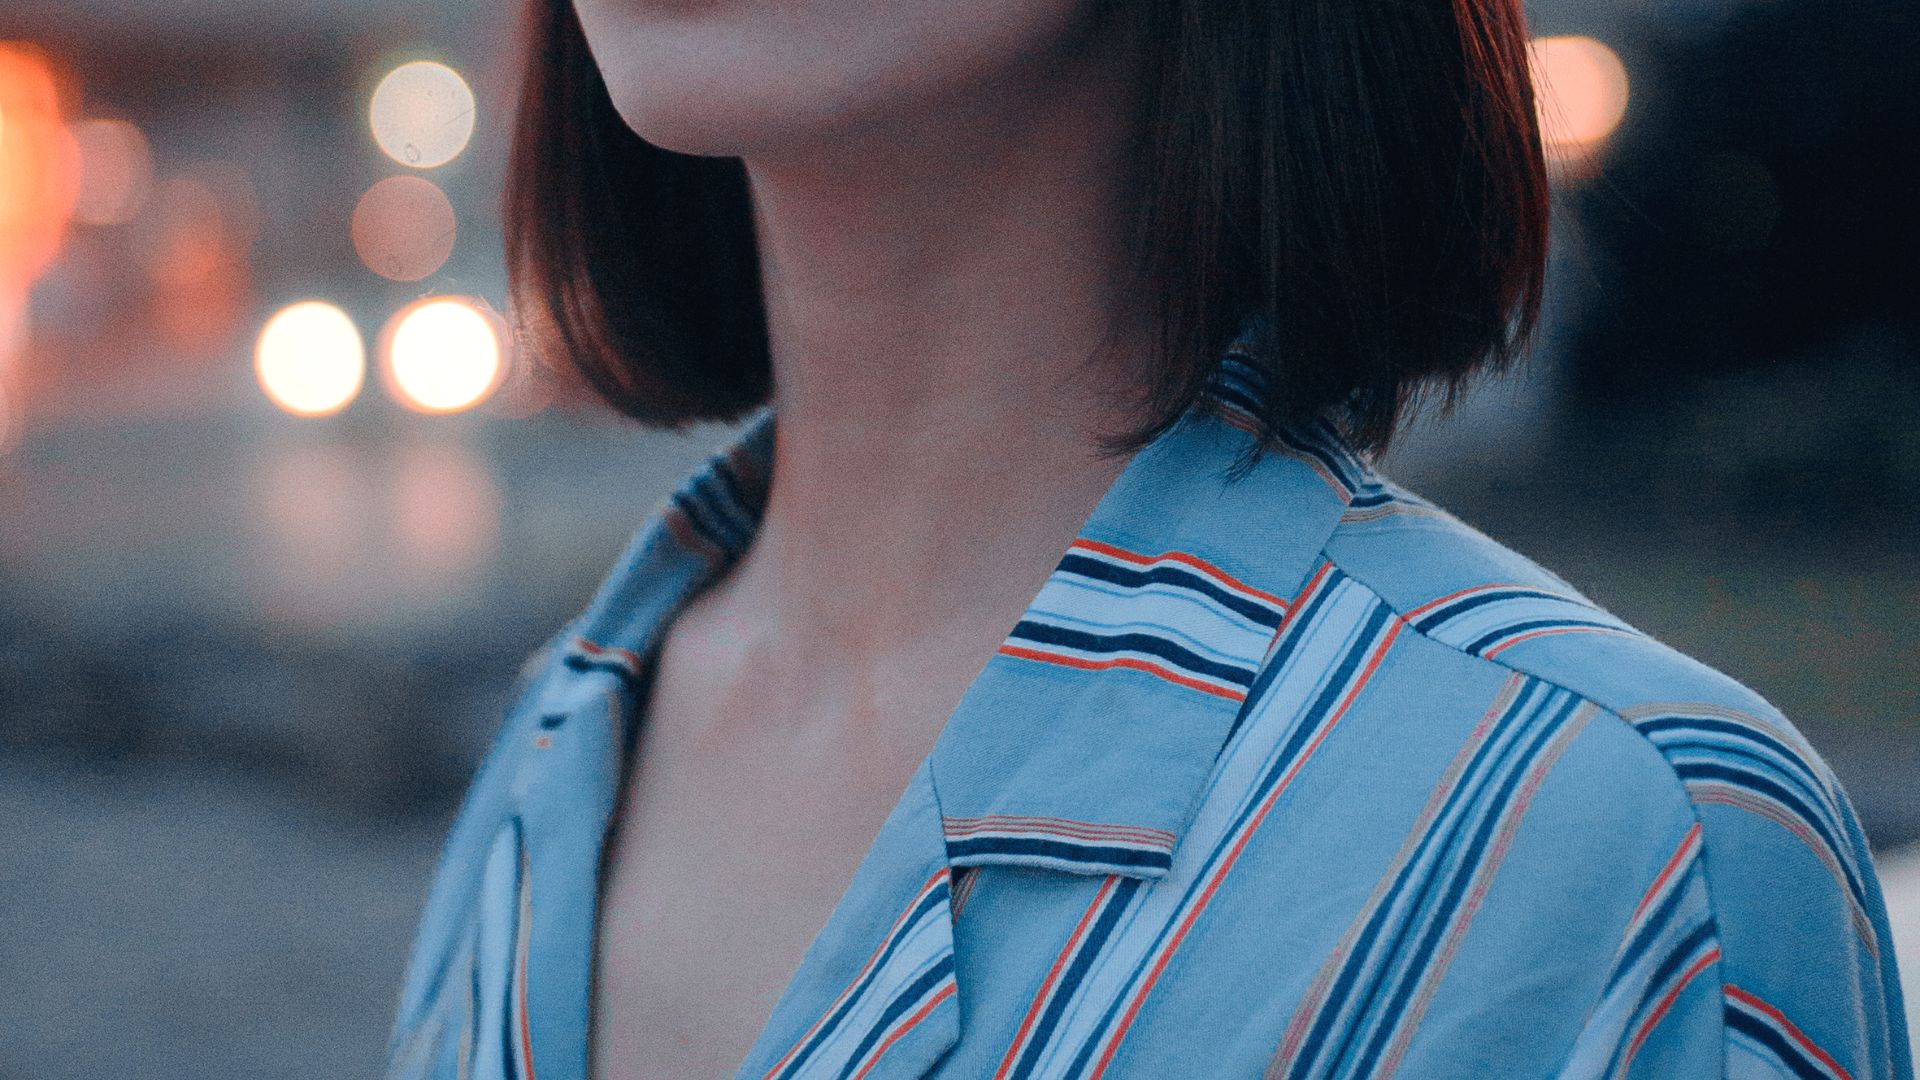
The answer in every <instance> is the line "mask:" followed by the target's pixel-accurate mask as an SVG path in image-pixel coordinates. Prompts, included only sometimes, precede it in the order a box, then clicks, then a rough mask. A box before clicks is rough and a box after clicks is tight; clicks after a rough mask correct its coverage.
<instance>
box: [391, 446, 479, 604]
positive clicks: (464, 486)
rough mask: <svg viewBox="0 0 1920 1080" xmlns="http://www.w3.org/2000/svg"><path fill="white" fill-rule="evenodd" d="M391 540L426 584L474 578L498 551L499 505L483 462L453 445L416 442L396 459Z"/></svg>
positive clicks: (461, 447)
mask: <svg viewBox="0 0 1920 1080" xmlns="http://www.w3.org/2000/svg"><path fill="white" fill-rule="evenodd" d="M392 499H393V527H394V532H395V539H396V540H398V541H399V549H400V552H401V554H402V555H403V556H404V559H405V567H406V569H407V570H408V571H409V572H410V574H411V575H412V576H415V577H417V578H419V579H422V580H424V581H425V582H435V581H442V580H448V579H454V580H457V579H460V578H464V577H467V576H469V575H471V574H473V573H474V572H475V571H477V570H478V569H480V568H481V567H482V566H483V565H484V564H485V563H486V561H487V560H488V559H490V558H491V557H492V556H493V555H494V553H495V550H496V549H497V548H498V546H499V538H500V515H501V511H502V504H501V498H500V490H499V487H498V486H497V485H496V484H495V483H494V481H493V474H492V473H491V472H489V471H488V470H487V465H486V462H485V461H483V460H481V459H480V458H479V457H478V456H476V455H475V454H474V453H473V452H472V451H471V450H469V449H467V448H466V447H463V446H460V445H458V444H453V443H442V442H418V443H414V444H412V445H409V446H407V447H405V448H404V449H403V450H402V451H401V452H400V453H399V454H397V455H396V460H395V463H394V474H393V487H392Z"/></svg>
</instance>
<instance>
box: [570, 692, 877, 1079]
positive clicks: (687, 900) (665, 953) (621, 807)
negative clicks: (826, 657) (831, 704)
mask: <svg viewBox="0 0 1920 1080" xmlns="http://www.w3.org/2000/svg"><path fill="white" fill-rule="evenodd" d="M735 701H736V704H737V701H738V699H735ZM700 707H701V706H700V705H698V704H697V703H685V704H676V703H675V702H674V701H673V700H671V699H670V698H669V699H665V700H661V701H660V702H659V703H658V705H657V707H656V709H655V711H654V712H653V713H652V714H651V715H650V716H649V721H648V724H647V731H648V733H649V734H650V735H651V736H652V739H651V741H648V740H647V739H646V738H645V737H643V740H642V742H641V745H640V746H639V747H638V748H637V750H636V753H635V758H634V761H633V763H632V765H631V767H630V769H629V774H630V775H629V778H628V780H627V781H626V782H625V783H624V785H623V789H622V791H621V792H620V795H619V798H618V802H617V804H616V805H617V811H616V821H617V822H618V825H617V826H616V828H615V829H614V830H613V832H612V833H611V834H610V835H609V837H608V841H607V846H606V855H605V859H604V862H603V871H602V876H601V882H600V904H599V912H598V919H597V923H598V925H597V930H596V934H595V940H594V943H593V949H594V980H593V990H592V1011H593V1016H592V1024H591V1028H592V1051H593V1053H592V1062H593V1069H592V1072H593V1075H594V1076H595V1077H596V1078H600V1080H627V1078H640V1077H649V1078H651V1077H720V1076H731V1075H733V1073H734V1071H735V1070H736V1069H738V1068H739V1065H740V1062H741V1061H742V1059H743V1058H744V1057H745V1056H746V1055H747V1052H748V1051H749V1049H750V1048H751V1047H752V1045H753V1043H754V1041H755V1039H756V1037H757V1036H758V1035H759V1033H760V1031H761V1028H762V1027H763V1026H764V1025H765V1024H766V1021H767V1019H768V1017H769V1016H770V1015H771V1013H772V1011H773V1008H774V1005H775V1003H776V1001H777V1000H778V999H779V997H780V995H781V993H782V991H783V990H784V989H785V988H786V986H787V984H788V982H789V980H790V979H791V977H792V975H793V973H794V971H795V969H796V968H797V967H798V966H799V964H800V961H801V958H802V956H803V955H804V954H805V953H806V950H807V948H808V946H809V945H810V944H811V943H812V942H813V940H814V938H815V937H816V936H817V935H818V934H819V932H820V929H821V927H822V926H823V925H824V924H825V923H826V922H827V920H828V918H829V916H830V915H831V914H832V912H833V910H834V908H835V906H836V905H837V904H838V902H839V901H840V899H841V897H842V896H843V895H844V894H845V892H846V890H847V888H848V885H849V883H850V882H851V881H852V879H853V877H854V872H855V870H856V868H857V867H858V866H859V864H860V862H861V860H862V858H863V856H864V855H865V854H866V852H867V850H868V848H869V846H870V845H871V843H872V841H873V838H874V836H875V834H876V833H877V832H878V831H879V829H880V826H881V823H882V822H883V821H884V820H885V819H886V817H887V814H888V812H889V811H890V810H891V809H892V808H893V806H894V804H895V803H896V801H897V800H898V799H899V796H900V792H901V789H902V787H903V786H904V785H905V783H906V780H907V778H908V777H909V776H910V775H911V773H912V770H913V767H914V764H915V763H914V762H912V761H904V762H899V763H896V764H897V767H889V765H888V763H887V762H888V755H887V754H886V753H884V752H882V751H881V750H880V749H879V748H873V747H869V748H866V749H865V750H859V749H850V748H848V747H847V746H844V745H839V743H838V741H837V740H831V739H827V740H820V741H819V742H818V743H817V744H814V745H807V744H804V743H796V742H792V741H789V740H786V739H784V738H782V739H772V740H769V739H763V738H756V737H754V736H752V735H751V734H749V733H748V732H747V731H745V730H743V729H742V726H741V725H740V724H738V722H737V721H735V722H731V723H729V722H719V723H716V722H714V718H712V717H702V716H696V715H692V714H693V713H694V712H696V711H697V710H698V709H700ZM756 707H758V708H763V709H773V710H777V709H778V705H777V704H775V703H771V702H764V703H761V704H760V705H758V706H756ZM766 721H767V723H766V725H765V727H766V728H768V729H777V728H783V727H793V728H798V729H800V730H805V729H806V728H807V725H806V723H805V722H804V720H803V719H801V718H796V717H792V716H778V715H773V714H768V715H767V716H766ZM796 721H798V722H796ZM715 730H731V731H733V732H735V736H734V737H732V738H728V739H714V738H711V737H706V736H702V737H699V738H693V737H689V736H687V735H686V734H685V733H687V732H695V731H698V732H712V731H715ZM876 755H877V756H876Z"/></svg>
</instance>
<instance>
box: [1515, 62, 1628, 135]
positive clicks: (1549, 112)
mask: <svg viewBox="0 0 1920 1080" xmlns="http://www.w3.org/2000/svg"><path fill="white" fill-rule="evenodd" d="M1527 52H1528V68H1529V69H1530V71H1531V73H1532V77H1533V85H1534V92H1535V107H1536V109H1537V110H1538V113H1539V117H1540V134H1541V141H1542V142H1543V143H1544V144H1545V147H1546V152H1547V157H1548V159H1549V160H1550V161H1554V162H1566V161H1569V160H1578V159H1581V158H1585V157H1588V156H1590V155H1591V154H1592V153H1593V152H1594V151H1595V150H1596V149H1597V148H1598V147H1599V146H1600V145H1601V144H1602V143H1604V142H1605V141H1606V139H1607V137H1608V136H1610V135H1612V134H1613V132H1614V129H1616V128H1618V127H1619V126H1620V121H1621V120H1622V119H1623V118H1625V116H1626V114H1627V68H1626V65H1625V64H1623V63H1621V62H1620V57H1619V56H1618V55H1617V54H1616V53H1615V52H1614V51H1613V50H1612V49H1611V48H1608V47H1607V45H1606V44H1605V43H1604V42H1600V41H1596V40H1594V39H1593V38H1590V37H1577V36H1564V37H1543V38H1535V39H1534V40H1533V41H1532V42H1530V43H1529V44H1528V47H1527Z"/></svg>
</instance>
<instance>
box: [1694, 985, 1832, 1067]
mask: <svg viewBox="0 0 1920 1080" xmlns="http://www.w3.org/2000/svg"><path fill="white" fill-rule="evenodd" d="M1722 989H1724V990H1725V991H1726V992H1727V996H1728V997H1731V998H1733V999H1734V1000H1735V1001H1739V1002H1742V1003H1743V1004H1746V1005H1748V1006H1751V1007H1752V1008H1755V1009H1758V1010H1759V1011H1761V1012H1763V1013H1765V1014H1766V1015H1767V1016H1768V1017H1769V1018H1770V1019H1772V1020H1773V1022H1774V1023H1776V1024H1779V1025H1780V1027H1781V1028H1783V1029H1784V1030H1785V1031H1786V1033H1787V1034H1788V1035H1791V1036H1793V1041H1794V1042H1797V1043H1799V1044H1800V1048H1801V1049H1802V1050H1805V1051H1806V1052H1807V1053H1809V1054H1812V1055H1813V1056H1814V1057H1815V1058H1816V1059H1818V1060H1819V1062H1820V1064H1822V1065H1825V1066H1826V1067H1827V1068H1829V1069H1832V1070H1833V1071H1834V1073H1835V1074H1837V1075H1839V1076H1842V1077H1845V1078H1846V1080H1853V1076H1852V1074H1851V1073H1849V1072H1847V1070H1845V1069H1843V1068H1841V1067H1840V1063H1839V1062H1837V1061H1835V1060H1833V1059H1832V1058H1831V1057H1828V1056H1827V1052H1826V1051H1825V1050H1822V1049H1820V1048H1819V1047H1818V1046H1816V1045H1814V1042H1813V1040H1812V1039H1809V1038H1807V1036H1806V1033H1805V1032H1803V1031H1801V1030H1800V1029H1799V1028H1797V1027H1794V1026H1793V1021H1791V1020H1789V1019H1787V1017H1786V1014H1785V1013H1782V1012H1781V1011H1780V1010H1779V1009H1776V1008H1774V1007H1773V1006H1771V1005H1769V1004H1767V1003H1766V1002H1764V1001H1762V1000H1760V999H1759V998H1757V997H1755V996H1753V995H1752V994H1749V993H1747V992H1746V991H1745V990H1742V989H1740V988H1739V987H1737V986H1735V985H1733V984H1732V983H1727V984H1726V985H1725V986H1724V987H1723V988H1722Z"/></svg>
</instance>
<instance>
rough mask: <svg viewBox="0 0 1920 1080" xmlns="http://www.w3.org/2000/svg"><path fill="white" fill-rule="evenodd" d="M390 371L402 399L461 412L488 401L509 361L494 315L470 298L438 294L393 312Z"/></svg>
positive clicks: (388, 348) (393, 386)
mask: <svg viewBox="0 0 1920 1080" xmlns="http://www.w3.org/2000/svg"><path fill="white" fill-rule="evenodd" d="M385 353H386V356H385V359H386V372H387V377H388V381H389V386H390V388H391V389H392V391H393V393H394V396H395V397H397V398H398V399H399V400H400V402H401V404H403V405H406V406H407V407H409V408H412V409H417V410H419V411H421V412H435V413H445V412H459V411H460V410H462V409H469V408H472V407H473V406H474V405H477V404H479V403H480V402H481V401H483V400H485V399H486V397H487V395H488V394H491V393H492V392H493V390H494V388H495V387H496V386H498V385H499V383H500V376H501V374H502V371H503V369H504V366H505V360H506V358H505V356H504V355H502V349H501V336H500V331H499V329H498V327H497V326H496V325H495V320H494V318H493V317H492V316H490V315H488V314H487V313H486V312H484V311H482V310H481V309H480V308H478V307H476V306H475V305H474V304H473V303H472V302H470V301H467V300H463V299H460V298H457V297H440V298H436V299H432V300H425V301H421V302H419V303H416V304H414V305H412V306H410V307H408V308H406V309H405V310H403V311H401V312H400V314H399V315H397V316H396V317H395V320H394V324H393V327H392V330H391V332H390V333H389V334H388V335H387V342H386V349H385Z"/></svg>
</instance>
